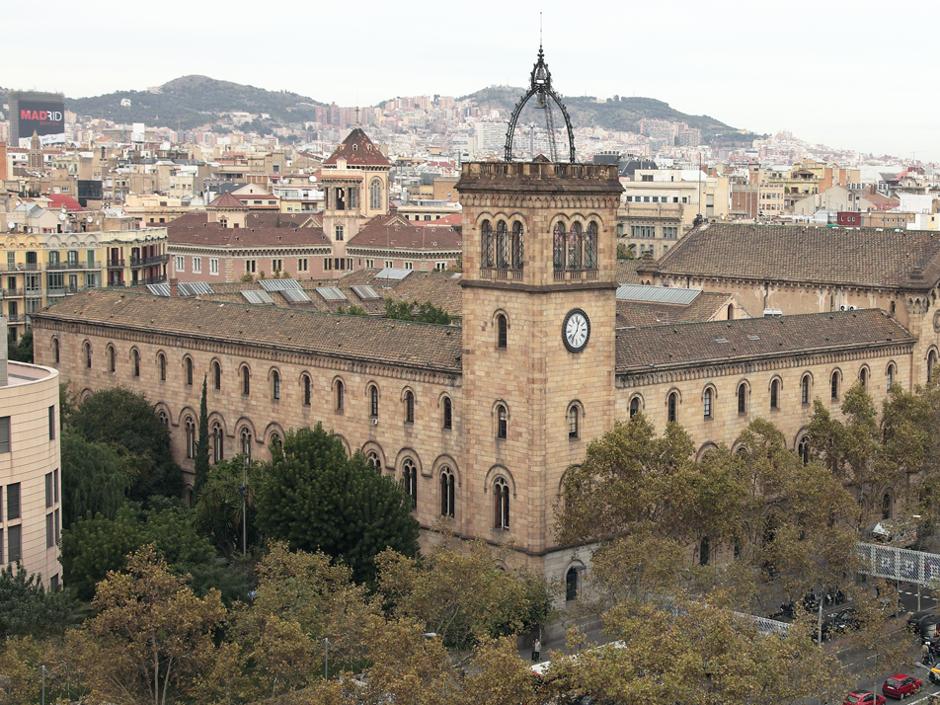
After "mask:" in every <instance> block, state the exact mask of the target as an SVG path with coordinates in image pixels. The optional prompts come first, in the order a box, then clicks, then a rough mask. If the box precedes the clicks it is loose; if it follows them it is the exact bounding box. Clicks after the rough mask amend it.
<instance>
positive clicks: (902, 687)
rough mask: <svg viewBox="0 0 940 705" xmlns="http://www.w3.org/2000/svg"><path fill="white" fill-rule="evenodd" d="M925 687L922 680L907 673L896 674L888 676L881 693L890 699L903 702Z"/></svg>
mask: <svg viewBox="0 0 940 705" xmlns="http://www.w3.org/2000/svg"><path fill="white" fill-rule="evenodd" d="M923 687H924V682H923V681H922V680H921V679H920V678H915V677H914V676H909V675H907V674H906V673H895V674H894V675H893V676H888V678H886V679H885V682H884V683H883V684H882V685H881V692H882V693H884V694H885V695H886V696H888V697H889V698H894V699H896V700H901V699H902V698H906V697H907V696H908V695H913V694H914V693H916V692H917V691H919V690H920V689H921V688H923Z"/></svg>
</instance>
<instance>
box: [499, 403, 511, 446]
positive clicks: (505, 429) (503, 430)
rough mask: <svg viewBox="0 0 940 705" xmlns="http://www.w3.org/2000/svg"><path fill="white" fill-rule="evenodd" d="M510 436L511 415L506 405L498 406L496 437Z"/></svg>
mask: <svg viewBox="0 0 940 705" xmlns="http://www.w3.org/2000/svg"><path fill="white" fill-rule="evenodd" d="M508 435H509V413H508V412H507V411H506V406H505V405H504V404H497V405H496V437H497V438H506V437H507V436H508Z"/></svg>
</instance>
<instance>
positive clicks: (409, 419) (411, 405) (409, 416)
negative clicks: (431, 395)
mask: <svg viewBox="0 0 940 705" xmlns="http://www.w3.org/2000/svg"><path fill="white" fill-rule="evenodd" d="M414 422H415V393H414V392H412V391H411V390H410V389H408V390H406V391H405V423H414Z"/></svg>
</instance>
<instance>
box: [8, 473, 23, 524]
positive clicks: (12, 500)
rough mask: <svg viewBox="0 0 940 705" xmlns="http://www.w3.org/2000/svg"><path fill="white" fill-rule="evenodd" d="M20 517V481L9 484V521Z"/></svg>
mask: <svg viewBox="0 0 940 705" xmlns="http://www.w3.org/2000/svg"><path fill="white" fill-rule="evenodd" d="M19 518H20V483H19V482H15V483H13V484H12V485H7V521H12V520H14V519H19Z"/></svg>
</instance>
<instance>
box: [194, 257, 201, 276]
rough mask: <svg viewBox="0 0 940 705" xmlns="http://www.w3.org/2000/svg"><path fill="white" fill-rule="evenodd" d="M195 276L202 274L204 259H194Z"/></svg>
mask: <svg viewBox="0 0 940 705" xmlns="http://www.w3.org/2000/svg"><path fill="white" fill-rule="evenodd" d="M193 274H202V257H193Z"/></svg>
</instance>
